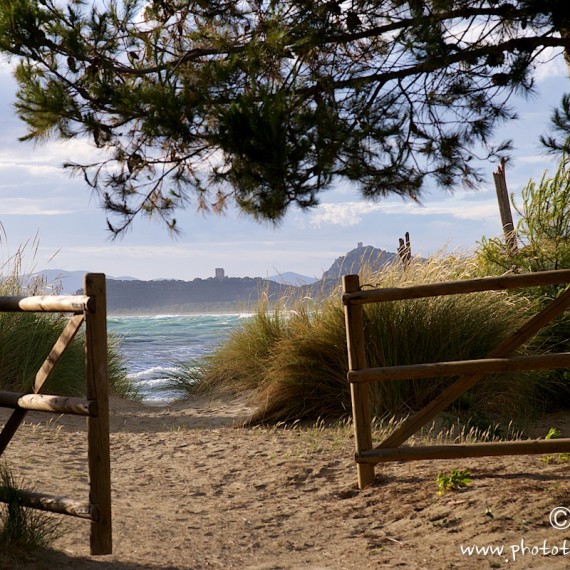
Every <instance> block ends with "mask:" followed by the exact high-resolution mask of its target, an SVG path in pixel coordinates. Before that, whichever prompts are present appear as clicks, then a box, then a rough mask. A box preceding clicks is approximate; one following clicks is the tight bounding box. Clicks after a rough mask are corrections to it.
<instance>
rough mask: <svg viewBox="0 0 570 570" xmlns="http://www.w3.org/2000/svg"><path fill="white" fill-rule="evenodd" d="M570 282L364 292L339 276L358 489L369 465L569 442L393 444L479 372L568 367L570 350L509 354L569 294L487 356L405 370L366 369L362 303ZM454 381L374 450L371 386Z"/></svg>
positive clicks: (507, 281)
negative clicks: (435, 378)
mask: <svg viewBox="0 0 570 570" xmlns="http://www.w3.org/2000/svg"><path fill="white" fill-rule="evenodd" d="M569 282H570V270H557V271H542V272H537V273H528V274H522V275H505V276H502V277H484V278H481V279H469V280H463V281H448V282H443V283H432V284H427V285H415V286H411V287H401V288H398V287H391V288H385V289H372V290H363V289H362V288H361V286H360V280H359V277H358V275H345V276H344V277H343V296H342V299H343V303H344V311H345V324H346V342H347V350H348V368H349V370H348V374H347V378H348V381H349V382H350V392H351V400H352V414H353V425H354V435H355V448H356V453H355V459H356V463H357V473H358V486H359V488H361V489H362V488H364V487H366V486H368V485H370V484H371V483H372V482H373V481H374V465H375V464H376V463H380V462H387V461H412V460H419V459H448V458H455V457H481V456H484V455H521V454H532V453H551V452H552V453H554V452H570V439H557V440H554V441H551V440H537V441H510V442H492V443H485V444H470V445H446V446H414V447H399V446H400V445H401V444H402V443H404V442H405V441H406V440H407V439H408V438H409V437H411V436H412V435H413V434H414V433H416V432H417V431H418V430H419V429H420V428H422V427H423V426H424V425H425V424H426V423H427V422H429V421H431V420H432V419H434V418H435V417H436V416H437V415H438V414H439V413H440V412H442V411H443V410H444V409H445V408H446V407H447V406H449V405H450V404H451V403H452V402H453V401H454V400H456V399H457V398H458V397H459V396H461V395H462V394H463V393H464V392H465V391H466V390H468V389H469V388H471V386H473V385H474V384H476V383H477V382H478V381H479V380H480V379H481V378H482V377H483V376H484V375H486V374H490V373H504V372H510V371H515V370H537V369H552V368H563V367H567V366H570V353H556V354H547V355H533V356H511V355H512V354H513V353H514V351H515V350H516V349H517V348H519V347H520V346H522V345H523V344H524V343H525V342H527V341H528V340H529V339H530V338H532V337H533V336H534V335H535V334H536V333H537V332H539V331H540V330H541V329H542V328H543V327H544V326H546V325H547V324H548V323H550V322H551V321H552V320H553V319H554V318H555V317H556V316H558V315H559V314H560V313H562V312H563V311H565V310H566V309H567V308H568V307H569V306H570V289H567V290H565V291H564V292H562V293H561V294H560V295H558V297H557V298H556V299H555V300H554V301H552V302H551V303H550V304H549V305H548V306H546V307H545V308H544V309H543V310H542V311H540V312H539V313H537V314H536V315H534V316H533V317H532V318H531V319H529V320H528V321H527V322H526V323H525V324H524V325H523V326H522V327H521V328H520V329H518V330H517V331H516V332H515V333H513V334H512V335H511V336H510V337H509V338H508V339H506V340H505V341H503V342H502V343H501V344H500V345H499V346H497V347H496V348H495V350H493V351H492V352H491V353H490V354H489V355H488V357H487V358H482V359H478V360H463V361H454V362H434V363H425V364H416V365H407V366H390V367H376V368H368V367H367V364H366V352H365V348H364V346H365V338H364V328H363V307H362V306H363V305H364V304H367V303H383V302H389V301H396V300H400V301H404V300H407V299H420V298H425V297H436V296H442V295H457V294H468V293H476V292H482V291H491V290H506V289H516V288H521V287H539V286H545V285H558V284H563V283H569ZM458 375H459V378H458V379H457V380H455V382H454V383H453V384H451V385H450V386H448V387H447V388H446V389H445V390H443V392H442V393H441V394H440V395H439V396H437V397H436V398H435V399H434V400H432V401H431V402H430V403H429V404H428V405H427V406H425V407H424V408H423V409H422V410H420V411H419V412H417V413H416V414H414V415H413V416H411V417H409V418H408V419H407V420H406V421H405V422H404V423H403V424H402V425H400V426H399V427H398V428H396V430H395V431H394V432H393V433H392V434H390V436H388V437H387V438H386V439H385V440H384V441H383V442H382V443H381V444H380V445H378V446H377V447H374V446H373V443H372V428H371V413H370V406H369V383H371V382H385V381H392V380H409V379H416V378H427V377H431V376H458Z"/></svg>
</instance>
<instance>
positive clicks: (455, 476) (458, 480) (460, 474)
mask: <svg viewBox="0 0 570 570" xmlns="http://www.w3.org/2000/svg"><path fill="white" fill-rule="evenodd" d="M471 481H472V479H471V473H469V471H467V470H466V469H461V470H460V469H453V470H452V471H451V473H449V475H445V474H444V473H442V472H440V473H438V475H437V478H436V481H435V482H436V483H437V488H438V491H437V494H438V495H443V494H444V493H445V492H446V491H456V490H457V489H463V488H464V487H467V485H469V484H470V483H471Z"/></svg>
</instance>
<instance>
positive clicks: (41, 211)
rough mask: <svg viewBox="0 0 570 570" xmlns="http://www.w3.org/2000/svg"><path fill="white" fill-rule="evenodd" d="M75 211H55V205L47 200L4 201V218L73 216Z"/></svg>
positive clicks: (12, 199)
mask: <svg viewBox="0 0 570 570" xmlns="http://www.w3.org/2000/svg"><path fill="white" fill-rule="evenodd" d="M71 213H73V210H68V209H61V208H59V209H54V208H53V203H52V202H50V201H47V200H26V199H18V198H16V199H14V198H11V199H9V200H3V202H2V215H3V216H61V215H63V214H71Z"/></svg>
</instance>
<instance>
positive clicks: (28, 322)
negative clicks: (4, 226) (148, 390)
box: [0, 246, 137, 398]
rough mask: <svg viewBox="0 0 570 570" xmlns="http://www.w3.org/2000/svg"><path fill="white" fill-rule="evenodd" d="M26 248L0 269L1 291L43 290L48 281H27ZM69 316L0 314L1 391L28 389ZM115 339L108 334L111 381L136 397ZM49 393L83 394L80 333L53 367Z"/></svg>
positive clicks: (113, 386) (118, 389) (122, 392)
mask: <svg viewBox="0 0 570 570" xmlns="http://www.w3.org/2000/svg"><path fill="white" fill-rule="evenodd" d="M24 250H25V246H24V247H23V248H21V249H20V250H19V251H18V252H17V253H16V255H15V256H14V257H13V258H12V259H11V260H9V261H8V262H6V263H5V264H4V267H2V268H1V271H0V295H4V296H12V295H14V296H25V295H34V294H41V292H42V291H43V290H44V289H45V286H46V284H45V283H44V282H43V281H42V280H41V279H35V280H33V281H31V282H29V283H27V284H25V283H24V281H23V278H22V277H21V275H22V270H21V268H22V255H23V254H24ZM66 322H67V319H66V318H65V316H64V315H59V314H52V313H2V312H0V389H1V390H9V391H27V390H29V389H30V387H31V386H32V384H33V381H34V377H35V374H36V372H37V371H38V370H39V368H40V366H41V365H42V363H43V361H44V360H45V358H46V357H47V355H48V354H49V351H50V350H51V348H52V346H53V344H54V343H55V341H56V340H57V338H58V336H59V335H60V333H61V331H62V330H63V327H64V326H65V324H66ZM116 344H117V343H116V341H115V340H114V339H113V338H111V339H110V341H109V351H108V369H109V383H110V388H111V390H112V392H113V393H115V394H116V395H118V396H121V397H131V398H136V397H137V393H136V389H135V388H134V387H133V385H132V384H131V382H130V380H129V379H128V377H127V374H126V370H125V368H124V366H123V364H122V361H121V358H120V355H119V352H118V350H117V348H116ZM47 392H49V393H51V394H62V395H67V396H79V395H84V392H85V337H84V334H83V332H82V331H81V332H80V333H78V335H77V337H76V338H75V339H74V340H73V341H72V342H71V344H70V345H69V346H68V348H67V349H66V351H65V353H64V354H63V356H62V357H61V358H60V360H59V361H58V363H57V366H56V367H55V368H54V371H53V373H52V375H51V376H50V379H49V381H48V383H47Z"/></svg>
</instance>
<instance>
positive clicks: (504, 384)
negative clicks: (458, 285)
mask: <svg viewBox="0 0 570 570" xmlns="http://www.w3.org/2000/svg"><path fill="white" fill-rule="evenodd" d="M473 276H479V268H478V266H477V263H476V260H475V259H474V258H469V257H464V256H453V255H439V256H435V257H433V258H431V259H429V260H427V261H425V260H421V261H418V260H415V261H412V263H410V264H409V266H408V267H407V268H406V269H405V270H404V269H402V267H401V266H400V265H399V264H398V265H392V266H388V267H385V268H383V269H382V271H381V272H380V273H374V272H373V271H370V270H366V269H365V270H363V272H362V273H361V276H360V277H361V283H364V284H369V285H370V286H374V287H393V286H406V285H412V284H419V283H432V282H439V281H447V280H452V279H467V278H470V277H473ZM529 307H530V304H529V302H528V300H527V299H526V298H525V297H524V296H519V295H513V294H512V293H507V292H485V293H480V294H469V295H459V296H452V297H435V298H430V299H418V300H412V301H397V302H390V303H381V304H375V305H367V306H366V307H365V336H366V339H367V346H366V352H367V359H368V365H369V366H381V365H386V366H390V365H400V364H416V363H423V362H435V361H449V360H458V359H469V358H480V357H484V356H486V355H487V354H488V353H489V352H490V351H491V350H492V349H493V348H494V347H495V346H496V345H497V344H498V343H499V342H500V341H501V340H502V339H504V338H505V337H507V336H508V335H509V334H511V333H512V332H514V331H515V330H516V329H517V328H518V327H519V326H520V325H521V324H522V322H523V321H524V320H525V318H527V317H528V313H529ZM346 372H347V355H346V339H345V331H344V316H343V307H342V303H341V291H340V289H337V290H336V291H334V292H333V293H332V294H330V295H328V296H326V297H325V298H323V299H320V300H314V299H306V298H305V299H298V300H297V301H296V302H293V303H291V302H290V300H289V302H288V304H282V305H280V306H277V307H276V308H274V309H272V310H271V311H268V310H267V306H266V304H265V303H263V302H262V303H261V304H260V306H259V309H258V312H257V313H256V314H255V315H254V316H253V317H252V318H251V320H249V321H246V322H244V323H243V325H242V326H240V327H239V328H238V329H236V330H234V331H233V333H232V334H231V335H230V337H229V338H228V339H227V341H226V342H224V343H223V344H222V345H221V346H220V347H219V348H218V349H217V350H215V351H214V352H213V353H212V354H210V355H209V356H207V357H206V358H205V359H204V360H202V361H201V362H200V363H196V362H194V363H190V364H189V365H188V366H187V367H186V370H185V372H184V373H182V374H180V373H179V374H178V376H177V377H176V383H177V386H178V387H181V386H185V387H186V389H187V391H188V392H189V393H193V394H195V393H202V394H213V395H216V394H223V393H234V394H235V393H242V392H247V393H249V394H250V396H249V398H250V401H251V403H252V404H253V406H254V407H255V413H254V415H253V417H252V420H251V421H252V423H258V422H277V421H294V420H299V419H315V418H318V417H321V418H325V417H326V418H331V417H334V418H338V417H342V416H346V415H348V414H349V413H350V392H349V385H348V383H347V380H346ZM539 380H540V377H539V375H533V374H530V373H525V374H519V375H516V376H515V375H511V376H508V377H504V376H501V377H497V378H488V379H487V380H485V381H484V382H482V383H480V384H479V385H478V386H476V387H475V388H474V389H472V390H471V391H470V392H469V393H468V394H467V395H465V396H464V397H463V398H462V399H461V400H460V401H459V402H457V403H456V404H455V407H456V410H460V409H462V408H466V409H468V410H469V412H470V414H472V415H473V414H480V415H483V414H491V413H500V414H502V415H504V416H508V417H509V419H510V418H511V417H514V416H526V415H528V414H529V413H530V412H531V411H532V410H535V409H536V407H537V395H539V394H537V386H539ZM451 381H452V380H450V379H444V378H429V379H424V380H414V381H399V382H390V383H382V384H372V385H371V396H372V398H371V400H372V408H373V412H374V414H375V415H377V416H385V415H392V414H394V413H407V412H409V411H411V410H415V409H417V408H419V407H420V406H422V405H424V404H426V403H427V402H428V401H430V400H431V399H432V398H433V397H434V395H436V394H437V393H438V392H439V391H440V390H441V389H442V387H443V386H445V385H447V384H449V382H451Z"/></svg>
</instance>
